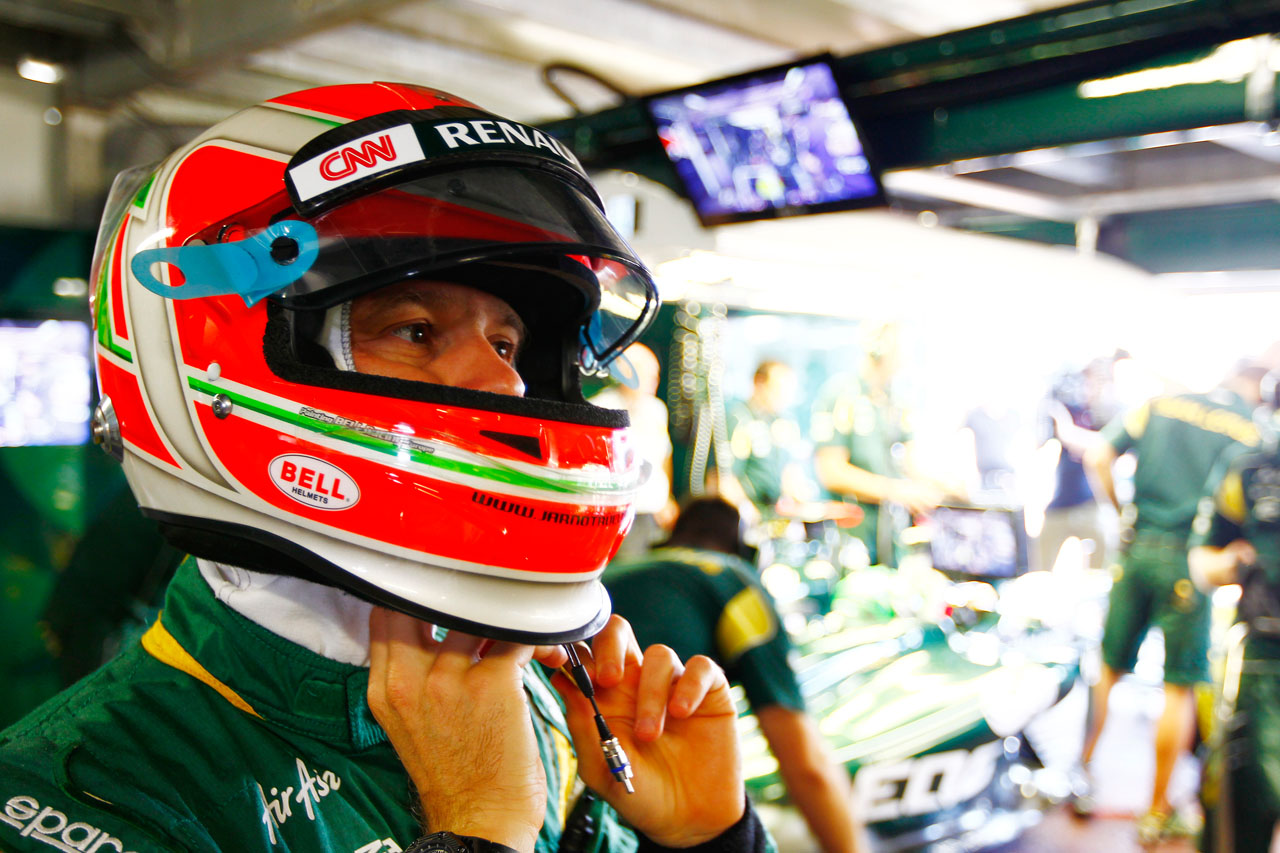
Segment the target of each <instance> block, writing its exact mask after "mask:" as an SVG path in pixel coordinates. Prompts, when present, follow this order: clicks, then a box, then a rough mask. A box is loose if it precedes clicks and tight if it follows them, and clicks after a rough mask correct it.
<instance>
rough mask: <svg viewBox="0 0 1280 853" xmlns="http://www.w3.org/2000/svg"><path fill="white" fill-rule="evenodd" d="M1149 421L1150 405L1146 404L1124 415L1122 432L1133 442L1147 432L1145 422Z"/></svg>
mask: <svg viewBox="0 0 1280 853" xmlns="http://www.w3.org/2000/svg"><path fill="white" fill-rule="evenodd" d="M1149 420H1151V403H1150V402H1146V403H1143V404H1142V405H1141V406H1139V407H1138V408H1136V409H1134V410H1133V411H1132V412H1130V413H1129V414H1127V415H1125V419H1124V431H1125V432H1127V433H1129V437H1130V438H1133V439H1135V440H1136V439H1139V438H1142V434H1143V433H1144V432H1146V431H1147V421H1149Z"/></svg>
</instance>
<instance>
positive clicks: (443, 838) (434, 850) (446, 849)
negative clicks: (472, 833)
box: [406, 832, 471, 853]
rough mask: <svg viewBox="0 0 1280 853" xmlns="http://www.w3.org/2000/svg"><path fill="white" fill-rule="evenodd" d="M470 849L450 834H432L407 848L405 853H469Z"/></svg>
mask: <svg viewBox="0 0 1280 853" xmlns="http://www.w3.org/2000/svg"><path fill="white" fill-rule="evenodd" d="M470 850H471V848H470V847H468V846H467V844H466V843H465V842H464V841H463V840H462V839H461V838H459V837H458V836H456V835H454V834H453V833H452V832H433V833H431V834H430V835H428V836H426V837H425V838H421V839H419V840H418V841H416V842H414V843H413V844H412V845H410V847H409V851H406V853H470Z"/></svg>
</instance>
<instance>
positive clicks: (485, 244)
mask: <svg viewBox="0 0 1280 853" xmlns="http://www.w3.org/2000/svg"><path fill="white" fill-rule="evenodd" d="M232 247H235V249H236V250H239V253H240V254H247V255H248V256H249V261H245V260H244V259H242V258H239V257H232V251H233V250H232ZM219 253H221V255H219ZM143 254H146V255H148V257H146V258H142V259H141V260H142V263H135V264H134V271H135V272H136V273H138V274H139V277H140V278H144V279H145V275H146V273H147V272H148V271H149V270H151V269H152V268H154V267H155V266H156V265H157V262H160V264H170V265H172V266H174V267H177V268H178V270H179V271H180V272H181V274H182V278H183V282H184V283H183V284H182V286H172V285H173V284H174V281H175V277H174V276H173V274H172V272H170V274H169V278H170V285H169V286H166V285H164V284H160V287H162V288H164V289H165V290H167V291H169V292H167V293H165V295H168V296H171V297H173V298H183V297H191V296H202V295H210V294H212V293H228V292H233V293H239V294H240V295H242V296H244V298H245V300H246V301H247V302H249V301H256V300H257V299H261V298H262V297H263V296H266V295H272V296H274V297H275V298H277V299H278V300H279V301H280V302H281V303H282V304H284V305H286V306H288V307H293V308H301V309H319V308H327V307H330V306H332V305H335V304H337V303H339V302H343V301H346V300H349V299H352V298H354V297H356V296H358V295H360V294H362V293H365V292H367V291H369V290H372V289H374V288H378V287H382V286H385V285H388V284H392V283H395V282H398V281H405V280H408V279H414V278H430V277H431V276H432V275H433V274H435V275H439V274H441V273H443V272H444V271H447V270H450V269H453V268H457V267H462V266H466V265H470V264H483V263H486V262H490V263H491V268H493V269H499V268H505V269H508V270H510V271H511V274H510V276H508V277H506V278H505V280H504V281H502V282H495V286H498V287H500V288H501V290H502V291H504V292H512V291H518V290H519V288H520V287H521V286H522V283H521V277H520V275H519V269H521V268H522V266H523V267H534V268H537V269H538V271H539V272H553V273H554V274H555V275H554V278H553V279H549V278H548V277H547V276H546V275H537V276H529V284H528V286H529V287H530V288H536V287H546V286H547V282H548V281H550V280H554V281H558V282H563V285H564V287H566V288H571V289H573V290H576V292H577V293H576V296H577V297H578V298H576V299H575V300H574V301H573V304H577V305H581V306H582V307H581V312H580V314H579V316H577V317H571V318H566V321H568V322H570V323H573V324H576V325H577V327H578V328H579V336H580V339H581V343H582V345H583V352H582V353H581V362H582V367H583V368H584V369H588V370H590V369H595V368H599V367H602V366H603V365H605V364H607V363H608V362H609V361H611V360H612V359H613V358H614V357H615V356H616V355H617V354H618V353H619V352H621V351H622V350H623V349H625V348H626V347H627V346H628V345H629V344H630V343H631V342H632V341H634V340H635V339H636V337H638V336H639V334H640V332H641V331H643V329H644V327H645V326H646V325H647V324H648V322H649V320H650V319H651V318H652V317H653V315H654V313H655V312H656V310H657V305H658V299H657V293H656V289H655V287H654V284H653V280H652V278H651V277H650V276H649V273H648V271H647V270H646V269H645V268H644V266H643V264H641V262H640V261H639V260H638V259H637V258H636V256H635V254H634V253H633V252H632V251H631V248H630V247H629V246H627V244H626V242H625V241H624V240H623V239H622V238H621V237H620V236H619V235H618V234H617V232H616V231H614V229H613V227H612V226H611V225H610V224H609V222H608V220H607V219H606V218H605V216H604V214H603V213H602V212H601V210H600V209H599V207H597V206H596V204H595V202H594V201H593V200H592V199H590V198H588V197H587V196H586V195H585V194H584V193H583V191H582V190H580V189H579V188H578V187H576V186H574V185H573V184H571V183H570V182H568V181H566V180H564V179H563V178H561V177H559V176H558V175H556V174H555V173H554V172H552V171H550V170H543V169H538V168H531V167H525V166H516V165H507V164H501V165H494V164H487V165H477V166H475V167H470V168H460V169H453V170H450V171H448V172H442V173H435V174H428V175H423V176H419V177H417V178H415V179H413V180H410V181H406V182H404V183H400V184H397V185H395V186H392V187H388V188H385V189H381V190H379V191H377V192H373V193H371V194H368V195H364V196H359V197H356V198H354V199H351V200H349V201H347V202H346V203H344V204H341V205H339V206H337V207H334V208H331V209H328V210H325V211H324V212H322V213H319V214H318V215H316V216H315V217H313V218H310V219H304V218H302V217H299V216H297V214H296V212H295V211H294V210H293V209H292V208H291V207H289V206H288V202H287V198H286V197H285V196H283V195H281V196H279V197H275V198H273V199H271V200H270V201H269V202H268V203H266V204H262V205H259V206H257V207H256V208H254V209H251V210H248V211H243V212H242V213H241V214H237V215H236V216H232V217H229V218H228V219H226V220H223V221H221V222H218V223H216V224H214V225H211V226H209V227H208V228H206V229H205V230H204V231H202V232H200V233H198V234H195V235H193V236H192V238H190V239H188V240H187V241H186V244H185V245H183V246H181V247H176V248H164V249H153V250H148V251H146V252H141V253H139V255H143ZM215 256H217V257H216V258H215ZM224 256H225V257H224ZM215 261H216V262H215ZM501 261H510V262H511V263H508V264H501V265H494V264H492V262H501ZM246 282H249V283H248V284H246ZM156 283H157V284H159V282H156ZM144 284H146V281H145V280H144ZM193 284H194V285H197V286H196V287H191V285H193ZM148 286H150V285H148ZM152 289H153V290H155V289H156V288H155V287H152ZM184 290H186V291H187V292H186V293H183V292H182V291H184ZM538 296H539V295H538V294H535V293H529V294H524V295H523V297H524V298H525V299H528V300H536V299H538Z"/></svg>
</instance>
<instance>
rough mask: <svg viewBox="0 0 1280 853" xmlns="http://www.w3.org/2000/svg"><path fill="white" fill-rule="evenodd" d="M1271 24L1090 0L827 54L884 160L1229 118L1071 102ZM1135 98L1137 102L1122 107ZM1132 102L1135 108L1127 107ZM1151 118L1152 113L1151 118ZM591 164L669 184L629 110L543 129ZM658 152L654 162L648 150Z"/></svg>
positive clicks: (1218, 4)
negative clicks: (1107, 82) (1119, 77)
mask: <svg viewBox="0 0 1280 853" xmlns="http://www.w3.org/2000/svg"><path fill="white" fill-rule="evenodd" d="M1275 31H1280V0H1141V2H1136V1H1135V0H1090V2H1085V3H1078V4H1076V5H1073V6H1068V7H1064V8H1062V9H1058V10H1054V11H1050V12H1041V13H1037V14H1034V15H1028V16H1025V17H1022V18H1016V19H1013V20H1010V21H1001V22H997V23H994V24H990V25H988V26H985V27H975V28H972V29H969V30H964V31H962V32H959V33H951V34H948V35H945V36H938V37H933V38H928V39H920V40H918V41H914V42H910V43H907V44H900V45H895V46H892V47H885V48H880V49H877V50H873V51H867V52H864V53H860V54H856V55H852V56H846V57H843V58H841V59H839V60H838V61H837V65H838V67H839V69H840V72H841V74H842V75H843V76H844V78H845V79H846V80H847V81H848V82H847V84H846V86H845V92H846V94H847V95H848V96H849V98H850V99H851V101H852V104H853V106H854V107H855V108H856V109H857V110H858V112H859V113H860V115H861V116H862V117H863V119H864V124H865V126H866V128H865V129H866V133H867V136H868V142H869V144H870V146H871V147H872V149H873V150H875V151H876V152H878V154H879V157H880V160H881V161H882V163H883V165H884V166H885V167H887V168H911V167H918V166H925V165H934V164H938V163H946V162H951V161H953V160H957V159H962V158H965V157H976V156H982V155H987V154H993V153H1004V152H1012V151H1019V150H1025V149H1027V148H1035V147H1043V146H1046V145H1054V144H1061V143H1066V142H1080V141H1086V140H1091V139H1104V138H1109V137H1115V136H1124V135H1128V134H1133V133H1144V132H1152V131H1155V130H1168V129H1173V128H1178V127H1183V128H1186V127H1195V126H1198V125H1205V124H1220V123H1226V122H1233V121H1243V120H1244V119H1245V118H1246V116H1245V99H1244V84H1236V85H1235V86H1234V87H1233V86H1229V85H1227V84H1222V86H1221V87H1213V86H1202V87H1198V91H1194V92H1190V93H1188V92H1184V91H1182V90H1184V89H1185V90H1190V89H1193V88H1195V87H1181V89H1180V90H1179V91H1178V93H1177V95H1176V96H1171V95H1169V94H1168V93H1161V92H1154V93H1145V94H1144V95H1141V96H1134V99H1133V100H1129V101H1126V100H1125V99H1124V98H1112V99H1110V101H1111V102H1112V103H1110V104H1108V103H1105V101H1106V100H1107V99H1088V100H1086V99H1084V98H1081V97H1079V95H1078V94H1077V92H1076V85H1075V84H1077V83H1079V82H1082V81H1084V80H1088V79H1092V78H1096V77H1102V76H1107V75H1109V74H1115V73H1119V72H1122V71H1129V70H1133V69H1134V68H1135V67H1138V66H1140V65H1142V64H1143V63H1151V62H1154V61H1159V60H1160V59H1161V58H1162V57H1168V56H1170V55H1173V54H1175V53H1177V52H1179V51H1182V52H1186V53H1188V54H1190V53H1192V52H1195V51H1204V50H1208V49H1211V48H1213V47H1215V46H1216V45H1218V44H1221V43H1222V42H1224V41H1228V40H1231V39H1237V38H1245V37H1248V36H1253V35H1259V34H1264V33H1270V32H1275ZM1135 101H1137V102H1140V104H1135ZM1139 107H1140V108H1139ZM1153 116H1154V117H1153ZM549 127H550V128H551V130H552V131H553V132H555V133H556V134H557V136H559V137H560V138H561V139H563V140H565V141H567V142H568V143H569V144H571V145H572V146H573V147H574V149H575V151H576V153H577V154H578V156H579V158H580V159H582V160H583V162H584V163H586V164H588V165H589V166H590V167H592V168H623V169H633V170H636V171H642V172H644V173H645V174H648V175H649V176H650V177H653V178H655V179H657V180H661V181H663V182H666V183H668V184H669V185H673V184H674V176H673V174H672V173H671V171H670V169H669V167H667V166H666V165H665V161H663V160H662V159H661V156H660V153H659V152H657V150H656V148H657V146H656V143H655V142H654V141H653V140H652V138H651V137H652V135H651V133H650V132H649V130H648V127H647V119H646V118H645V116H644V113H643V111H642V110H641V108H640V107H639V105H638V104H634V103H628V104H623V105H621V106H619V107H616V108H614V109H611V110H605V111H602V112H600V113H595V114H593V115H590V116H583V117H579V118H575V119H570V120H567V121H563V122H559V123H554V124H550V125H549ZM655 155H658V156H655Z"/></svg>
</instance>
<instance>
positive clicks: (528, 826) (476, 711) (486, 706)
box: [369, 607, 599, 853]
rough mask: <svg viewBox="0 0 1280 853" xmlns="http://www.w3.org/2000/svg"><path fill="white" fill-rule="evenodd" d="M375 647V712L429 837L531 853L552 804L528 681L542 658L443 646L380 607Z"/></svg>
mask: <svg viewBox="0 0 1280 853" xmlns="http://www.w3.org/2000/svg"><path fill="white" fill-rule="evenodd" d="M369 638H370V644H369V654H370V663H371V666H370V669H369V708H370V709H371V710H372V711H373V715H374V717H376V718H377V720H378V722H379V723H380V724H381V725H382V728H383V729H385V730H386V732H387V736H388V737H389V738H390V739H391V745H392V746H393V747H395V750H396V754H397V755H398V756H399V757H400V761H401V763H403V764H404V766H405V769H406V770H407V771H408V773H409V776H410V778H412V779H413V783H414V785H416V786H417V789H418V796H419V798H420V799H421V801H422V812H423V816H424V821H425V823H426V828H427V829H428V830H430V831H433V832H434V831H438V830H449V831H451V832H456V833H458V834H460V835H475V836H479V837H481V838H486V839H488V840H490V841H496V842H498V843H499V844H505V845H507V846H508V847H514V848H515V849H517V850H520V851H526V853H527V851H532V850H533V848H534V844H535V842H536V840H537V835H538V831H539V829H540V828H541V827H542V822H543V819H544V817H545V816H546V804H547V780H546V775H545V772H544V770H543V767H542V761H541V759H540V758H539V756H538V747H537V741H536V740H535V738H534V733H533V724H532V722H531V721H530V718H529V709H528V706H527V704H526V700H525V694H524V686H523V682H522V680H521V668H522V667H523V666H524V665H525V664H527V663H528V662H529V660H530V659H531V658H532V657H533V655H534V653H535V649H534V648H533V647H531V646H517V645H514V644H511V643H492V642H490V641H485V640H481V639H479V638H477V637H472V636H469V635H467V634H463V633H460V632H458V631H450V632H449V634H448V636H447V637H446V638H445V639H444V640H442V641H437V640H435V639H434V638H433V636H432V626H431V625H429V624H427V623H425V622H422V621H420V620H418V619H415V618H413V617H412V616H406V615H404V614H402V613H396V612H393V611H390V610H386V609H384V608H381V607H375V608H374V609H373V613H372V615H371V616H370V618H369ZM537 651H542V652H543V653H544V654H546V650H537ZM561 657H563V652H561ZM596 752H597V754H598V753H599V749H598V748H597V750H596Z"/></svg>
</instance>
